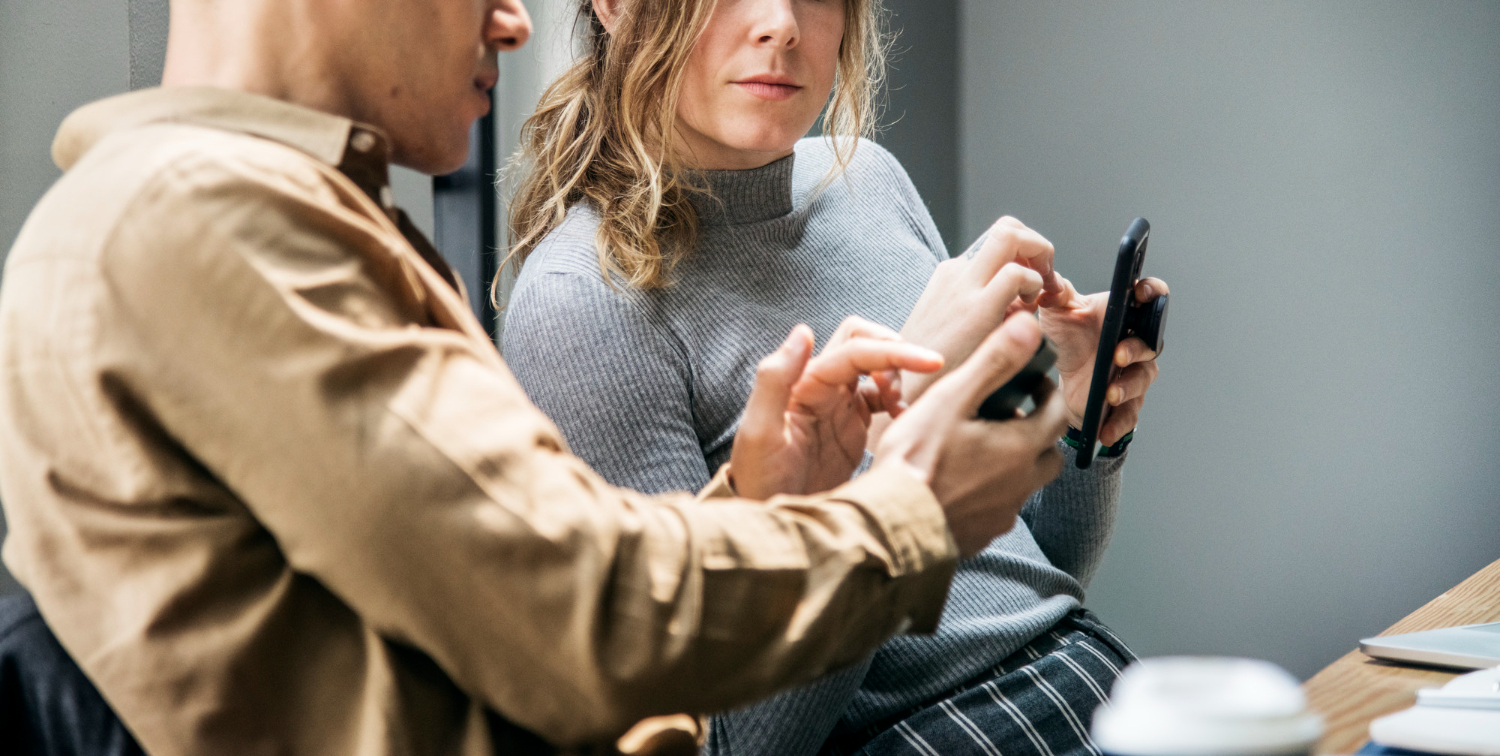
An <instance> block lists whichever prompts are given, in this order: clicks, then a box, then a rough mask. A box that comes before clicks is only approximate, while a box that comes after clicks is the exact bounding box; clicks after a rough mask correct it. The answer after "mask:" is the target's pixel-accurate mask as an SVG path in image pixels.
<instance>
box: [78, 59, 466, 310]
mask: <svg viewBox="0 0 1500 756" xmlns="http://www.w3.org/2000/svg"><path fill="white" fill-rule="evenodd" d="M152 123H187V124H194V125H197V126H205V127H208V128H213V129H219V130H222V131H234V132H240V133H243V134H251V135H254V136H257V137H260V138H262V139H269V140H271V141H273V142H279V143H281V144H284V145H286V146H288V147H291V148H293V149H296V150H300V151H301V152H305V153H307V154H308V155H310V156H312V157H313V158H314V159H316V160H319V161H321V162H323V163H326V164H328V165H329V166H331V167H333V168H336V169H337V170H338V171H339V172H340V173H343V174H344V175H345V176H347V177H348V178H349V180H351V181H353V182H354V184H355V185H356V186H358V187H359V188H360V189H361V190H363V191H364V193H365V194H366V195H368V196H369V197H370V199H372V200H374V201H375V203H376V204H377V205H379V206H380V208H381V209H382V210H384V211H385V213H386V214H387V215H388V216H390V218H391V220H392V221H393V222H395V223H396V225H397V227H398V229H399V230H400V231H401V233H402V235H403V236H405V237H406V238H407V241H409V242H411V244H412V246H413V247H415V248H416V250H417V253H418V254H420V255H421V256H422V258H423V259H425V260H426V261H427V262H428V263H429V264H431V265H432V266H433V267H434V268H435V269H436V270H437V271H438V273H439V274H441V275H442V276H443V278H444V279H446V280H447V281H448V283H449V284H452V285H453V286H454V288H458V286H459V284H458V279H457V277H456V276H455V275H454V273H453V270H452V268H450V267H449V266H448V265H447V264H446V263H445V262H443V258H442V256H441V255H439V254H438V252H437V250H436V249H435V248H434V247H433V246H432V242H430V241H428V240H427V238H426V237H425V236H423V235H422V233H421V232H420V231H418V230H417V228H416V226H414V225H412V223H411V221H410V220H409V219H408V218H406V217H405V214H404V213H402V212H401V211H400V210H399V209H397V207H396V200H395V197H394V195H393V194H392V193H391V185H390V167H389V164H390V140H388V139H387V138H386V136H385V134H384V133H382V132H381V131H380V129H377V128H375V127H374V126H369V125H366V124H363V123H357V122H355V121H351V120H349V119H348V118H344V117H342V116H336V115H332V114H330V113H324V112H322V111H319V110H313V109H312V108H305V107H302V106H301V105H293V104H292V103H289V102H286V101H283V100H277V99H273V98H270V97H263V96H261V95H256V94H250V93H249V92H242V91H238V90H233V89H219V88H215V87H160V88H156V89H143V90H140V91H136V92H131V93H129V94H123V95H117V96H115V97H110V98H106V99H103V100H99V101H97V102H93V103H90V104H88V105H85V106H83V107H81V108H79V109H77V110H75V111H73V113H72V114H71V115H69V116H68V117H67V118H66V119H64V120H63V123H62V126H61V127H59V128H58V130H57V137H56V138H55V139H54V140H53V141H52V159H53V161H54V162H56V163H57V166H58V167H59V168H61V169H63V170H64V171H66V170H68V169H70V168H72V167H73V165H74V164H76V163H77V162H78V161H79V160H80V159H82V157H83V156H84V154H85V153H87V152H88V151H89V150H91V149H93V147H94V145H95V144H97V143H98V142H99V141H100V140H101V139H103V138H104V137H106V136H108V135H109V134H111V133H114V132H116V131H124V130H126V129H131V128H136V127H140V126H145V125H148V124H152Z"/></svg>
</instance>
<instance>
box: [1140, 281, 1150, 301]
mask: <svg viewBox="0 0 1500 756" xmlns="http://www.w3.org/2000/svg"><path fill="white" fill-rule="evenodd" d="M1150 298H1151V284H1148V283H1146V284H1141V301H1145V300H1147V299H1150Z"/></svg>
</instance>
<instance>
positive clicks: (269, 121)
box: [52, 87, 386, 170]
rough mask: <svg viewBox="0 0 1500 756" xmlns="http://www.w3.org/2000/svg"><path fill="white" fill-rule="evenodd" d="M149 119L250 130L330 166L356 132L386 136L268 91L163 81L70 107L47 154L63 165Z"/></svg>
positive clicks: (338, 160)
mask: <svg viewBox="0 0 1500 756" xmlns="http://www.w3.org/2000/svg"><path fill="white" fill-rule="evenodd" d="M150 123H191V124H197V125H201V126H208V127H211V128H217V129H223V130H225V131H238V132H243V133H246V134H253V135H255V136H258V137H262V138H265V139H270V140H272V141H276V142H280V143H282V144H285V145H287V146H289V147H293V148H295V149H298V150H301V151H302V152H305V153H307V154H308V155H311V156H312V157H314V158H317V159H318V160H320V161H322V162H324V163H327V164H329V165H331V166H338V165H339V164H340V163H341V162H343V160H344V157H345V153H346V151H347V150H348V149H349V147H350V145H351V143H352V142H354V141H356V137H357V136H358V134H359V133H361V132H367V133H369V134H371V135H372V137H373V138H374V140H375V142H377V143H379V146H384V144H385V142H386V139H385V136H384V135H383V134H381V133H380V131H379V130H378V129H376V128H374V127H373V126H364V125H362V124H356V123H355V122H353V121H351V120H349V119H348V118H343V117H341V116H336V115H332V114H329V113H324V112H321V111H317V110H313V109H311V108H305V107H302V106H300V105H293V104H292V103H289V102H284V101H282V100H276V99H272V98H270V97H262V96H260V95H255V94H250V93H249V92H241V91H237V90H232V89H218V88H214V87H163V88H157V89H145V90H141V91H137V92H131V93H129V94H123V95H118V96H115V97H110V98H107V99H103V100H99V101H98V102H94V103H90V104H88V105H85V106H83V107H81V108H79V109H78V110H75V111H73V113H72V114H71V115H69V116H68V117H67V119H65V120H64V121H63V123H62V127H61V128H59V129H58V132H57V138H56V139H55V140H54V141H53V143H52V159H53V160H54V161H56V163H57V165H58V167H59V168H62V169H63V170H68V169H69V168H71V167H72V166H73V164H75V163H77V162H78V160H79V159H80V158H82V157H83V155H84V153H86V152H88V151H89V150H90V149H92V148H93V146H94V145H95V144H96V143H98V142H99V140H100V139H103V138H104V137H105V136H107V135H109V134H111V133H113V132H116V131H122V130H124V129H129V128H134V127H137V126H144V125H146V124H150ZM369 138H370V137H366V138H361V139H358V141H360V142H366V141H368V139H369ZM370 146H375V145H373V144H372V145H370ZM366 151H368V149H367V150H366Z"/></svg>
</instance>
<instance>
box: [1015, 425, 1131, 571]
mask: <svg viewBox="0 0 1500 756" xmlns="http://www.w3.org/2000/svg"><path fill="white" fill-rule="evenodd" d="M1058 448H1059V449H1061V450H1062V453H1063V472H1062V474H1061V475H1059V476H1057V479H1056V480H1054V481H1052V482H1051V483H1049V484H1047V486H1046V487H1045V488H1043V489H1042V490H1041V491H1040V492H1039V493H1038V494H1037V495H1036V496H1034V497H1032V499H1031V501H1030V502H1028V503H1027V504H1026V506H1025V507H1024V508H1023V509H1022V510H1021V519H1022V521H1024V522H1025V523H1026V525H1027V527H1029V528H1031V535H1032V537H1033V538H1035V539H1036V544H1037V546H1038V547H1040V548H1041V550H1042V553H1043V554H1045V555H1047V560H1048V561H1050V562H1052V565H1053V566H1054V567H1057V568H1058V569H1060V570H1062V571H1064V572H1066V573H1068V574H1069V575H1072V576H1073V577H1074V578H1075V579H1077V580H1078V583H1079V585H1082V586H1083V587H1084V588H1088V584H1089V581H1090V580H1091V579H1093V577H1094V572H1095V571H1096V570H1098V568H1099V562H1100V561H1101V560H1103V558H1104V550H1105V548H1106V547H1107V546H1108V545H1109V538H1110V535H1112V534H1113V532H1114V525H1115V512H1116V510H1117V508H1118V504H1119V501H1120V469H1121V468H1122V467H1124V464H1125V455H1122V456H1119V457H1111V458H1104V459H1095V460H1094V463H1093V464H1092V465H1090V466H1089V468H1088V469H1086V470H1080V469H1078V466H1077V465H1076V464H1074V460H1075V459H1076V458H1077V452H1075V451H1074V450H1073V449H1072V448H1071V447H1069V446H1068V445H1067V444H1063V443H1061V442H1059V443H1058Z"/></svg>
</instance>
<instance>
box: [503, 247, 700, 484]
mask: <svg viewBox="0 0 1500 756" xmlns="http://www.w3.org/2000/svg"><path fill="white" fill-rule="evenodd" d="M540 262H543V261H542V260H538V259H535V258H533V262H532V264H533V265H536V264H538V263H540ZM522 276H523V280H521V281H520V282H518V284H517V286H516V288H515V291H514V292H513V294H512V297H511V300H510V303H509V305H508V306H507V308H506V318H505V335H504V337H503V344H504V354H505V361H506V364H507V365H508V366H509V367H510V369H511V370H512V371H513V372H514V373H515V376H516V380H517V381H519V382H520V384H521V388H523V389H525V390H526V395H527V397H529V398H530V399H531V401H532V402H534V403H536V406H537V407H538V408H539V409H541V410H542V412H544V413H545V414H546V415H547V417H548V418H550V419H551V420H552V422H554V423H556V424H557V427H558V429H559V430H561V431H562V434H563V438H565V439H567V441H568V446H569V447H570V448H571V449H572V451H573V453H574V454H576V455H578V458H579V459H582V460H583V461H584V462H587V463H588V464H589V466H590V467H592V468H594V471H595V472H597V473H599V474H600V475H601V476H603V477H604V479H605V480H607V481H609V482H610V483H611V484H612V485H616V486H623V487H627V488H633V489H636V490H638V491H644V492H646V493H664V492H667V491H697V490H699V489H701V488H703V487H704V486H705V485H707V484H708V481H709V479H710V478H711V477H712V472H711V471H710V470H709V469H708V463H707V461H706V460H705V459H704V457H703V447H702V445H701V444H700V442H699V439H698V434H697V431H696V429H695V428H694V425H693V407H692V373H691V369H690V367H689V365H688V361H687V358H686V356H685V355H684V354H683V353H682V351H681V349H680V348H679V347H678V345H677V344H676V343H675V342H674V341H673V340H672V338H671V336H670V334H669V333H667V332H665V331H664V330H662V329H660V328H659V327H658V326H657V324H655V323H653V322H652V321H651V320H650V319H649V318H647V317H646V315H645V314H644V313H643V312H641V311H640V310H639V309H638V308H637V307H636V306H635V305H634V303H632V302H631V301H630V299H629V294H628V293H627V292H625V291H622V290H617V289H612V288H610V287H609V286H608V284H606V283H605V282H604V279H603V278H602V276H600V274H599V272H598V270H597V268H596V269H595V270H593V271H591V273H590V274H583V273H562V272H547V273H540V274H533V271H526V272H525V273H523V274H522Z"/></svg>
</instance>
